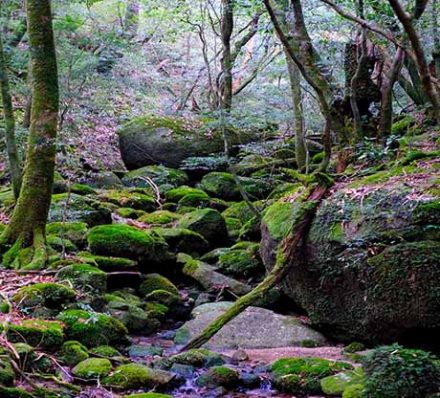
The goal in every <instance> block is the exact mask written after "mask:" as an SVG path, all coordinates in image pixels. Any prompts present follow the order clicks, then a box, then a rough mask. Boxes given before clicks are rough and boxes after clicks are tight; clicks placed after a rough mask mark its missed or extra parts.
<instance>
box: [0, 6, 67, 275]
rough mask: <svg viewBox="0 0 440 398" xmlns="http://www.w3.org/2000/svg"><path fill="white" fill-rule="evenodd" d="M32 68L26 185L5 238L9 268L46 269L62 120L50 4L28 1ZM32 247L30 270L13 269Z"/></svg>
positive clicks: (4, 234) (24, 178)
mask: <svg viewBox="0 0 440 398" xmlns="http://www.w3.org/2000/svg"><path fill="white" fill-rule="evenodd" d="M26 11H27V22H28V34H29V49H30V55H31V63H32V91H33V93H32V115H31V125H30V130H29V142H28V150H27V154H26V163H25V169H24V176H23V183H22V187H21V191H20V196H19V199H18V202H17V205H16V207H15V209H14V212H13V215H12V218H11V222H10V224H9V225H8V227H7V228H6V230H5V231H4V233H3V235H2V237H1V243H2V244H3V245H4V246H7V245H12V246H10V248H9V250H8V251H7V252H6V253H5V254H4V256H3V263H4V264H5V265H14V266H15V265H19V266H23V267H24V268H26V269H39V268H42V267H43V266H44V265H45V263H46V260H47V252H46V242H45V227H46V222H47V216H48V212H49V206H50V201H51V195H52V184H53V176H54V168H55V153H56V149H55V140H56V133H57V116H58V106H59V105H58V102H59V93H58V73H57V62H56V53H55V44H54V37H53V30H52V14H51V7H50V1H49V0H27V4H26ZM26 247H32V248H33V259H32V261H31V262H30V263H29V264H17V263H14V261H15V260H16V259H18V258H19V257H17V255H18V254H19V252H20V249H22V248H26Z"/></svg>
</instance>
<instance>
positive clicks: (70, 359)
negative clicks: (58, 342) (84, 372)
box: [60, 340, 89, 367]
mask: <svg viewBox="0 0 440 398" xmlns="http://www.w3.org/2000/svg"><path fill="white" fill-rule="evenodd" d="M60 358H61V360H62V361H63V362H64V363H65V364H66V365H67V366H70V367H72V366H75V365H77V364H78V363H80V362H82V361H84V360H86V359H88V358H89V353H88V352H87V348H86V347H85V346H84V345H82V344H81V343H80V342H79V341H75V340H69V341H66V342H65V343H64V344H63V346H62V347H61V350H60Z"/></svg>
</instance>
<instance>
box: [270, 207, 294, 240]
mask: <svg viewBox="0 0 440 398" xmlns="http://www.w3.org/2000/svg"><path fill="white" fill-rule="evenodd" d="M297 207H298V204H296V203H289V202H276V203H274V204H273V205H272V206H270V207H269V208H268V209H267V210H266V211H265V212H264V216H263V224H264V225H265V226H266V227H267V229H268V231H269V234H270V236H271V237H272V238H273V239H276V240H281V239H283V238H284V237H286V236H287V234H288V233H289V231H290V228H291V226H292V225H293V220H294V219H295V209H296V208H297Z"/></svg>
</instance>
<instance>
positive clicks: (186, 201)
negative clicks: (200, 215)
mask: <svg viewBox="0 0 440 398" xmlns="http://www.w3.org/2000/svg"><path fill="white" fill-rule="evenodd" d="M209 201H210V198H209V195H208V194H207V193H205V192H203V193H189V194H187V195H185V196H184V197H183V198H182V199H180V200H179V207H206V206H208V205H209Z"/></svg>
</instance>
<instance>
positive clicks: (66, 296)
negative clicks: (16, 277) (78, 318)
mask: <svg viewBox="0 0 440 398" xmlns="http://www.w3.org/2000/svg"><path fill="white" fill-rule="evenodd" d="M75 296H76V293H75V291H74V290H73V289H71V288H69V287H67V286H65V285H62V284H59V283H52V282H43V283H35V284H33V285H30V286H25V287H22V288H20V289H19V290H18V291H17V293H15V294H14V296H13V297H12V300H13V301H14V302H15V303H16V304H17V306H18V307H19V308H20V309H21V310H26V311H29V310H33V309H35V308H36V307H47V308H51V309H61V308H62V307H63V306H64V305H66V304H68V303H70V302H72V301H73V299H74V298H75Z"/></svg>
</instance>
